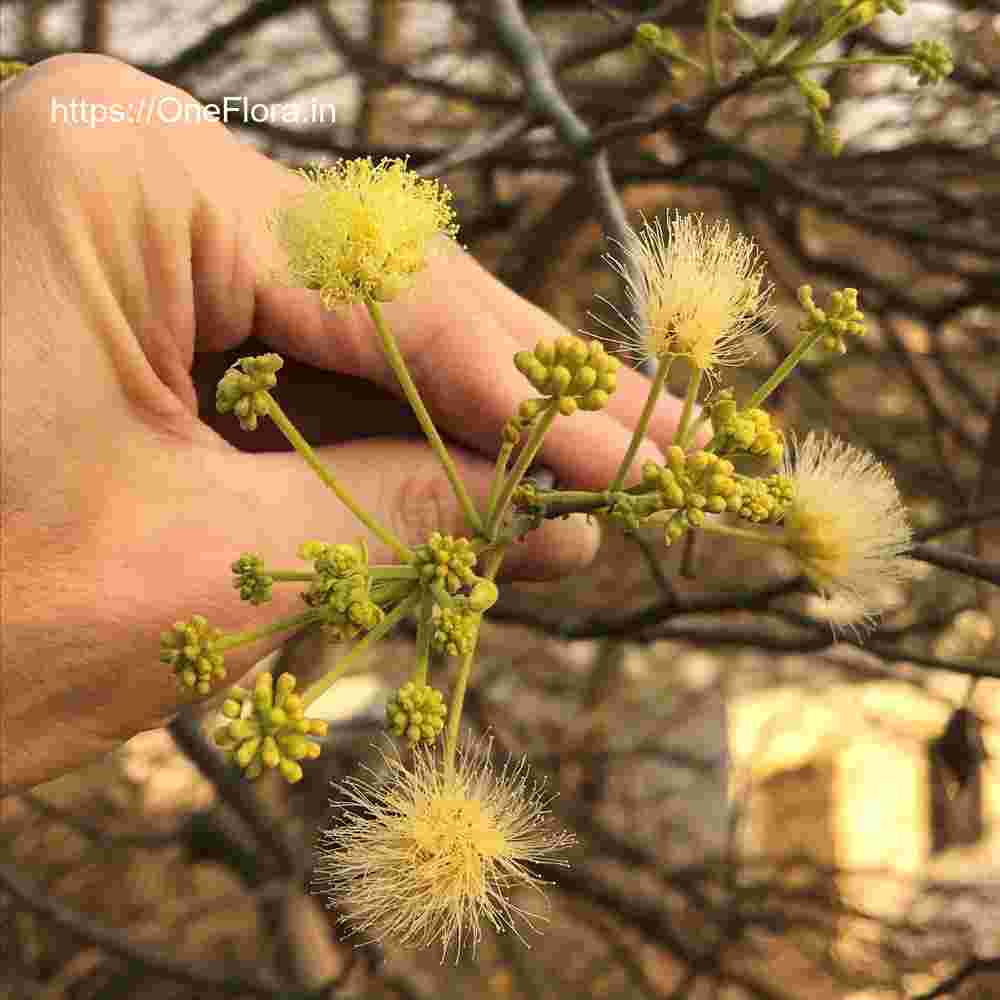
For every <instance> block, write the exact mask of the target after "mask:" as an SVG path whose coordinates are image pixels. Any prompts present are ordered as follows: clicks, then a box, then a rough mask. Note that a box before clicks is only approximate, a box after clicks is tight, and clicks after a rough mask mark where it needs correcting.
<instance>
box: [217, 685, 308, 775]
mask: <svg viewBox="0 0 1000 1000" xmlns="http://www.w3.org/2000/svg"><path fill="white" fill-rule="evenodd" d="M295 684H296V681H295V677H294V676H293V675H292V674H289V673H284V674H281V676H280V677H278V679H277V681H275V680H274V677H273V676H272V675H271V674H270V673H263V674H260V675H258V677H257V680H256V682H255V684H254V689H253V692H252V693H251V692H249V691H246V690H244V689H242V688H233V689H232V690H231V691H230V692H229V698H228V699H227V701H226V705H229V703H230V702H232V703H234V704H235V705H237V706H238V709H239V713H238V714H239V715H240V716H242V717H241V718H237V719H234V720H233V721H232V722H230V723H229V724H228V726H226V727H223V728H224V729H225V732H221V731H220V730H217V731H216V742H217V743H219V745H220V746H222V747H223V748H224V749H227V750H229V751H230V753H231V755H232V756H231V759H232V760H233V762H234V763H235V764H236V765H237V766H238V767H240V768H241V769H242V770H243V774H244V777H246V778H250V779H253V778H256V777H258V776H259V775H260V774H262V773H263V771H264V769H265V768H267V769H268V770H273V769H275V768H277V770H278V771H279V772H280V773H281V774H282V775H283V776H284V777H285V778H286V780H288V781H298V780H300V779H301V777H302V768H301V767H299V765H298V764H297V763H296V762H297V761H299V760H312V759H314V758H315V757H317V756H319V753H320V746H319V744H318V743H315V742H313V741H312V740H310V739H308V738H307V737H308V736H309V734H313V735H317V736H323V735H325V734H326V723H325V722H324V721H323V720H322V719H307V718H306V717H305V711H304V706H303V703H302V698H301V697H300V696H299V695H297V694H295V693H294V689H295ZM230 710H231V709H230ZM225 714H226V715H227V716H228V714H229V713H228V712H226V713H225ZM292 765H294V766H292Z"/></svg>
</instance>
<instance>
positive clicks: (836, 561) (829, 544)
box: [782, 433, 915, 621]
mask: <svg viewBox="0 0 1000 1000" xmlns="http://www.w3.org/2000/svg"><path fill="white" fill-rule="evenodd" d="M783 472H784V474H785V475H786V476H788V477H789V478H790V480H791V482H792V494H793V496H792V500H791V502H790V503H789V505H788V507H787V509H786V511H785V516H784V520H783V522H782V526H783V530H784V544H785V546H786V547H787V548H788V549H789V550H790V551H791V552H792V554H793V555H794V556H795V557H796V559H797V560H798V562H799V564H800V566H801V567H802V571H803V572H804V573H805V574H806V576H808V577H809V579H810V580H811V581H812V583H813V584H814V585H815V586H816V588H817V589H818V590H819V591H820V592H821V593H823V594H824V595H825V596H827V597H840V598H845V599H846V600H847V601H849V602H850V604H851V605H852V606H853V607H855V608H856V614H857V617H858V618H859V619H860V620H863V621H870V620H871V619H872V618H873V617H874V616H875V615H877V614H879V612H881V611H882V610H884V609H883V608H882V606H881V602H882V599H883V598H882V596H881V595H882V594H883V593H884V590H885V587H884V585H885V584H886V583H898V582H902V581H903V580H905V579H908V578H909V577H911V576H912V575H913V573H914V569H915V564H914V563H913V562H912V561H910V560H907V559H904V558H902V556H903V555H904V553H905V552H907V550H908V549H909V547H910V541H911V536H910V526H909V523H908V521H907V517H906V511H905V510H904V508H903V505H902V502H901V501H900V497H899V491H898V490H897V489H896V484H895V483H894V482H893V479H892V476H891V475H890V474H889V473H888V471H886V469H885V467H884V466H883V465H882V464H881V463H880V462H878V461H877V460H876V459H875V458H874V457H873V456H872V455H870V454H869V453H868V452H865V451H861V450H860V449H859V448H855V447H853V446H851V445H849V444H846V443H845V442H843V441H841V440H839V439H838V438H835V437H833V436H832V435H830V434H824V435H822V436H820V435H816V434H813V433H810V434H809V435H807V437H806V438H805V440H804V441H803V442H801V443H800V444H798V445H797V446H796V447H795V449H794V455H793V456H790V455H789V454H788V453H786V456H785V461H784V470H783Z"/></svg>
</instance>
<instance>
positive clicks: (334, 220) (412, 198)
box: [272, 159, 457, 308]
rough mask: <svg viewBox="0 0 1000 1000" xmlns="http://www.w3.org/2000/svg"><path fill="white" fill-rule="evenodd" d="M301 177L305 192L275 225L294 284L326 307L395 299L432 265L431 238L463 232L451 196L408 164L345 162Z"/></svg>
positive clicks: (385, 161) (399, 162)
mask: <svg viewBox="0 0 1000 1000" xmlns="http://www.w3.org/2000/svg"><path fill="white" fill-rule="evenodd" d="M302 176H303V177H304V178H305V180H306V182H307V190H306V191H305V192H304V193H303V194H302V195H301V196H300V197H299V198H298V199H297V201H296V202H295V203H294V204H293V205H291V206H290V207H288V208H285V209H283V210H282V211H280V212H278V213H277V215H276V216H275V217H274V219H273V220H272V225H273V229H274V232H275V234H276V235H277V237H278V239H279V240H280V242H281V244H282V246H283V247H284V248H285V251H286V253H287V256H288V270H289V273H290V275H291V277H292V279H293V280H294V281H295V282H296V283H297V284H300V285H302V286H303V287H305V288H311V289H315V290H316V291H318V292H319V293H320V295H321V296H322V297H323V304H324V305H325V306H326V307H327V308H333V307H334V306H337V305H344V304H349V303H354V302H369V301H373V302H386V301H388V300H390V299H394V298H396V297H397V296H398V295H399V294H400V293H401V292H403V291H405V290H406V289H408V288H410V286H411V285H412V284H413V281H414V279H415V276H416V275H417V273H418V272H420V271H421V270H422V269H423V268H424V267H425V266H426V264H427V259H428V254H429V244H430V241H431V238H432V237H434V236H436V235H438V234H442V235H444V236H447V237H454V236H455V234H456V232H457V226H456V225H455V213H454V210H453V209H452V207H451V204H450V202H451V192H449V191H448V190H447V189H446V188H443V187H441V185H439V184H438V182H437V181H433V180H425V179H423V178H421V177H420V176H419V175H417V174H416V173H414V172H413V171H412V170H410V169H408V167H407V165H406V163H405V161H403V160H393V159H384V160H381V161H380V162H379V163H373V162H372V160H371V159H360V160H341V161H340V163H338V164H337V165H336V166H334V167H332V168H330V169H328V170H325V169H319V168H317V169H313V170H308V171H305V172H304V174H303V175H302Z"/></svg>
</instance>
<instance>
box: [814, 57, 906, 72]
mask: <svg viewBox="0 0 1000 1000" xmlns="http://www.w3.org/2000/svg"><path fill="white" fill-rule="evenodd" d="M912 62H913V57H912V56H857V57H853V58H851V59H827V60H825V61H824V62H811V63H809V64H808V65H807V66H803V67H801V68H802V69H844V68H847V67H849V66H909V65H910V64H911V63H912Z"/></svg>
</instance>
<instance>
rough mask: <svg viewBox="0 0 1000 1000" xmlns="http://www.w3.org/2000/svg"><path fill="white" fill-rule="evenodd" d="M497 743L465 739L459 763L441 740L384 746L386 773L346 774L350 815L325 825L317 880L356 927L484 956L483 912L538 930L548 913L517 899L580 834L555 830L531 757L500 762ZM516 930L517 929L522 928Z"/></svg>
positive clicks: (505, 926)
mask: <svg viewBox="0 0 1000 1000" xmlns="http://www.w3.org/2000/svg"><path fill="white" fill-rule="evenodd" d="M491 747H492V744H491V741H490V740H482V741H479V742H475V743H472V744H469V745H466V746H465V747H459V749H458V753H457V756H456V763H455V766H454V767H453V768H448V767H446V766H445V765H444V763H443V762H441V761H440V760H439V758H437V756H436V755H435V753H434V750H433V749H432V748H429V747H427V746H424V745H421V746H418V747H417V748H416V749H415V750H414V751H413V763H412V765H411V766H410V767H407V766H406V765H405V764H403V762H402V761H401V760H400V758H399V757H398V756H397V753H398V751H391V752H389V753H385V752H383V754H382V757H383V760H384V762H385V765H386V768H387V774H386V775H385V776H379V775H377V774H376V773H375V772H371V775H372V778H371V780H369V779H355V778H349V779H347V780H346V781H345V782H344V784H343V785H341V787H340V790H341V792H342V793H343V795H344V800H343V801H341V802H339V803H337V804H338V805H340V806H341V807H343V808H344V814H343V816H342V817H341V822H340V823H339V824H338V825H336V826H335V827H333V828H332V829H331V830H327V831H325V832H324V833H323V835H322V837H323V846H322V847H321V849H320V854H319V862H318V864H317V867H316V880H315V885H316V887H317V888H319V889H321V890H323V891H326V892H328V893H329V894H330V896H331V899H332V900H335V901H337V902H338V903H343V905H345V906H346V908H347V909H348V911H349V912H348V915H347V918H346V919H348V920H349V921H350V923H351V924H352V926H353V929H354V932H356V933H358V932H360V933H367V934H369V935H370V936H371V937H372V938H373V939H375V940H379V941H381V940H383V939H388V940H390V941H392V942H395V943H396V944H400V945H404V946H416V947H427V946H430V945H432V944H434V943H435V942H437V943H439V944H440V946H441V960H442V962H443V961H444V960H445V959H446V958H447V956H448V953H449V951H451V950H452V949H454V952H455V960H456V961H457V960H458V957H459V956H460V955H461V953H462V951H463V949H465V948H466V947H469V946H471V948H472V950H473V952H475V950H476V947H477V945H478V944H479V941H480V939H481V937H482V924H483V921H484V919H485V920H487V921H489V923H491V924H492V925H493V926H494V927H495V928H496V930H497V931H498V932H500V933H503V932H504V931H506V930H515V925H514V917H515V915H517V916H520V917H522V918H523V919H524V920H525V921H526V922H527V924H528V926H529V927H533V925H532V923H531V921H532V919H533V918H535V917H537V916H538V915H537V914H533V913H530V912H528V911H526V910H523V909H521V908H520V907H519V906H517V905H516V904H515V903H513V902H512V901H511V899H510V897H509V893H510V892H511V891H512V890H515V889H518V888H520V887H527V888H530V889H533V890H535V891H536V892H538V893H541V888H540V887H541V885H543V884H544V883H543V882H542V881H541V880H540V879H539V878H538V877H537V876H536V875H535V874H534V873H533V872H532V871H531V870H530V869H529V868H528V867H527V866H528V865H529V864H535V863H548V864H558V865H564V864H566V862H565V861H563V860H559V859H557V858H554V857H553V855H554V854H556V853H558V852H560V851H562V850H564V849H565V848H567V847H569V846H570V845H571V844H572V843H573V842H574V838H573V836H572V835H570V834H568V833H558V832H553V831H551V830H549V829H548V828H547V827H546V824H545V822H544V821H545V817H546V816H547V809H546V805H547V802H548V801H549V800H548V799H547V798H546V797H545V796H544V795H543V794H542V791H541V789H540V788H539V786H537V785H534V784H532V783H531V781H530V776H529V773H528V767H527V762H526V761H525V760H524V759H521V760H520V761H514V760H513V759H508V761H507V762H506V764H504V765H503V766H502V767H501V768H500V769H499V770H498V769H495V768H494V766H493V764H492V762H491V756H490V754H491ZM515 933H516V930H515Z"/></svg>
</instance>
